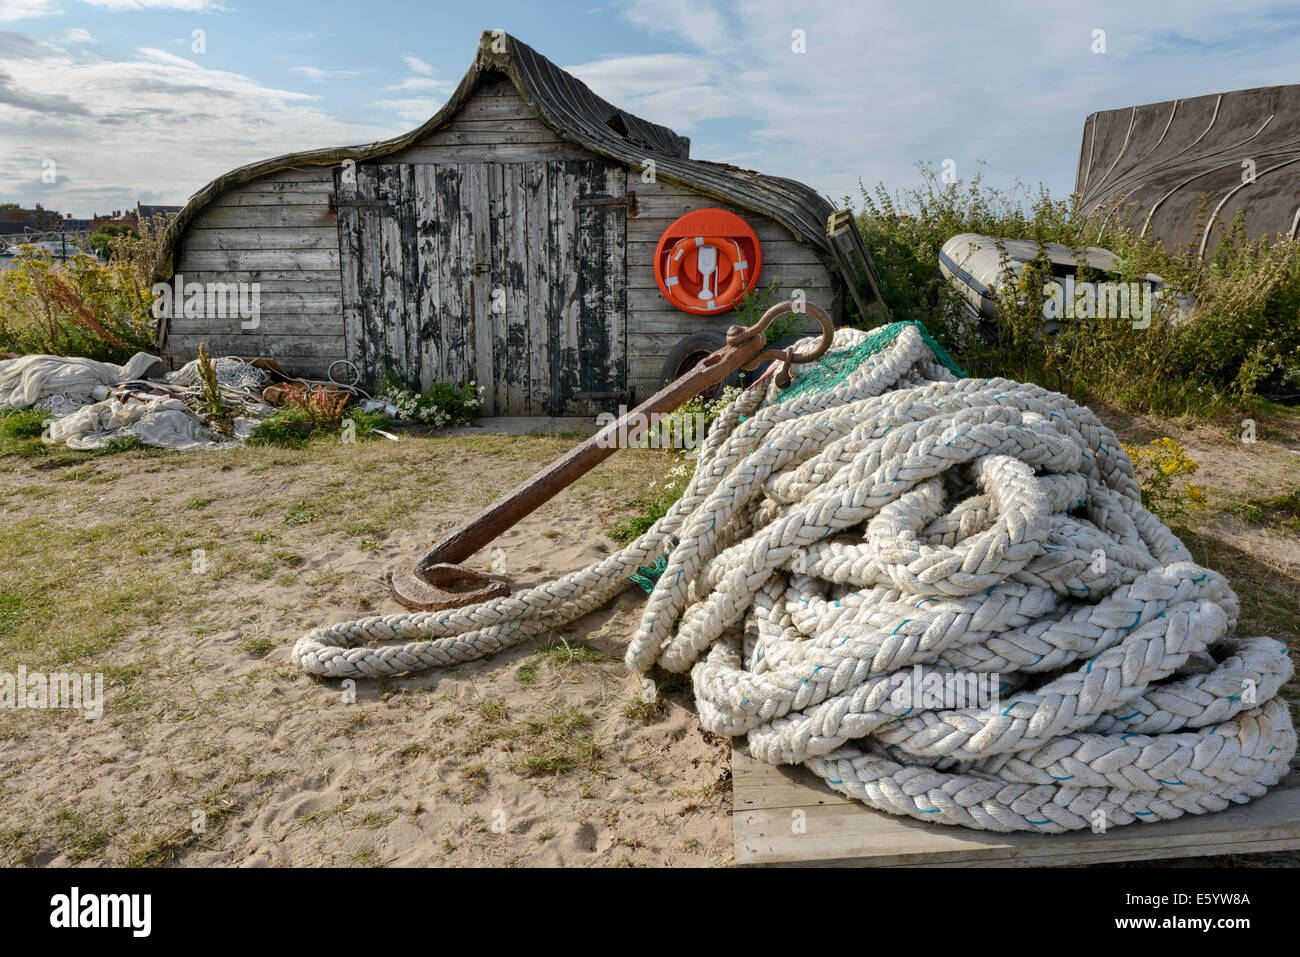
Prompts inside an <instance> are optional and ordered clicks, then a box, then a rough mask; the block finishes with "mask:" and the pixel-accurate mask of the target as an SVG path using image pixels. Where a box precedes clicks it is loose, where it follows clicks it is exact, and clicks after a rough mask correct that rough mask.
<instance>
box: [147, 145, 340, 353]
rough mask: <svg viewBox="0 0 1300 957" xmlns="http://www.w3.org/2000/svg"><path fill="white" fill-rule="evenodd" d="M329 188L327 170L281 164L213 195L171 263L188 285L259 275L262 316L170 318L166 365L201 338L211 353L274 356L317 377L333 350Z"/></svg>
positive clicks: (336, 315) (333, 226) (336, 287)
mask: <svg viewBox="0 0 1300 957" xmlns="http://www.w3.org/2000/svg"><path fill="white" fill-rule="evenodd" d="M333 191H334V172H333V170H332V169H329V168H324V167H306V168H303V169H296V170H284V171H281V172H279V173H273V174H271V175H269V176H265V177H262V178H260V179H257V180H254V181H253V182H251V183H247V184H245V185H244V186H241V187H239V188H237V189H233V190H230V191H228V192H226V193H225V194H223V195H221V196H218V197H217V198H216V200H214V201H213V202H212V203H211V204H209V205H208V206H206V207H205V208H204V209H203V210H202V211H201V212H200V213H199V214H198V215H197V216H196V217H195V218H194V220H193V221H192V222H191V224H190V227H189V229H187V230H186V231H185V236H184V238H183V239H182V246H181V249H180V250H179V251H178V253H177V255H176V271H177V272H178V273H180V274H182V275H184V277H185V281H186V282H187V283H189V282H200V283H208V282H226V283H230V282H248V283H253V282H256V283H258V284H259V285H260V289H261V322H260V325H259V326H258V328H256V329H251V330H243V329H241V328H240V321H239V319H238V318H228V319H212V318H207V319H184V318H176V319H173V320H172V322H171V332H170V338H171V343H170V355H171V358H172V362H173V365H175V366H177V367H179V366H180V365H181V364H182V363H185V362H188V361H189V360H190V359H193V358H194V356H195V355H196V354H197V353H198V348H199V343H200V342H206V343H207V346H208V351H209V352H211V353H212V354H213V355H226V354H232V355H262V356H273V357H275V358H276V359H278V360H280V362H281V363H282V364H284V365H285V366H286V368H291V369H293V370H295V371H297V373H298V374H300V375H307V376H324V374H325V370H326V368H327V367H328V366H329V363H330V362H331V361H332V360H334V359H338V358H342V356H343V354H344V350H343V298H342V289H341V286H340V277H339V235H338V226H337V223H336V220H335V217H334V214H333V213H331V212H330V209H329V198H330V194H331V193H332V192H333ZM336 371H341V370H336Z"/></svg>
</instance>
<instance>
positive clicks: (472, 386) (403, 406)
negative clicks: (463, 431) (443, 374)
mask: <svg viewBox="0 0 1300 957" xmlns="http://www.w3.org/2000/svg"><path fill="white" fill-rule="evenodd" d="M485 391H486V389H485V387H483V386H480V385H478V383H476V382H473V381H471V382H468V383H466V384H465V385H463V386H454V385H451V384H450V383H447V382H435V383H434V384H433V385H431V386H429V388H428V389H426V390H425V391H424V392H415V391H414V390H412V389H408V388H407V387H406V386H405V384H403V382H402V380H401V379H400V378H398V377H397V376H396V375H395V374H394V373H392V372H385V373H384V374H383V376H381V377H380V380H379V384H378V387H377V389H376V392H375V397H376V398H377V399H381V400H383V401H384V402H388V403H389V404H391V405H392V406H393V407H395V408H396V409H397V419H398V421H400V422H423V423H427V424H428V425H432V426H434V427H436V428H439V429H443V428H452V427H453V426H457V425H468V424H470V423H471V422H473V421H474V420H475V419H476V418H477V417H478V408H479V406H481V405H482V404H483V399H482V395H483V393H484V392H485Z"/></svg>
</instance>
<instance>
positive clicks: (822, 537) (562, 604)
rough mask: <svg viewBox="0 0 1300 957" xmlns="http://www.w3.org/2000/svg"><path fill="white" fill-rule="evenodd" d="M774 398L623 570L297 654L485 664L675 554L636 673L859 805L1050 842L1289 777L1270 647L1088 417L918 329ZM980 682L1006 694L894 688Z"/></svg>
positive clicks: (304, 647)
mask: <svg viewBox="0 0 1300 957" xmlns="http://www.w3.org/2000/svg"><path fill="white" fill-rule="evenodd" d="M862 337H863V334H862V333H860V332H856V331H854V330H840V331H839V332H838V333H837V334H836V342H835V348H836V349H844V348H848V347H851V346H853V345H855V344H857V343H859V342H861V341H862ZM777 398H778V391H777V390H776V388H775V386H769V389H768V391H767V392H766V393H765V394H764V393H761V392H756V391H754V390H751V391H749V392H747V393H745V394H743V395H742V396H741V397H740V398H739V399H737V400H736V401H735V402H733V403H732V404H731V405H730V406H728V408H727V409H725V410H724V412H723V413H722V415H721V416H720V418H719V420H718V421H717V422H716V423H715V425H714V427H713V428H712V429H711V430H710V432H709V434H708V437H707V438H706V440H705V443H704V446H703V448H702V449H701V451H700V455H699V461H698V464H697V466H696V471H695V475H694V477H693V479H692V480H691V482H690V484H689V485H688V487H687V490H686V492H685V493H684V495H683V496H682V498H681V500H680V501H678V502H677V503H676V504H675V505H674V506H673V508H672V509H671V510H670V511H669V513H668V514H667V515H666V516H665V517H664V518H663V519H661V520H660V521H659V522H657V523H656V524H655V526H654V527H653V528H651V529H650V530H649V531H648V532H646V533H645V534H644V535H643V536H641V537H640V538H639V539H638V540H637V541H635V542H633V543H632V544H631V545H629V546H627V547H625V548H624V549H622V550H621V551H619V552H618V553H616V554H614V555H611V556H610V557H608V558H606V559H604V560H602V561H600V562H598V563H596V564H594V565H592V566H590V567H588V568H584V569H581V570H580V571H576V572H573V573H571V574H569V575H565V576H564V577H562V578H560V579H557V580H556V581H553V582H549V583H547V584H545V585H541V586H538V587H536V588H532V589H529V590H528V591H525V592H521V593H519V594H516V595H512V596H508V597H505V598H500V599H496V600H493V601H490V602H485V603H483V604H480V605H475V606H469V607H465V608H459V609H454V610H451V611H445V612H425V613H418V614H402V615H390V616H386V617H372V618H364V619H361V620H358V621H353V622H347V623H344V624H338V625H331V626H328V627H323V628H317V629H315V630H314V631H312V632H311V633H310V634H308V635H307V636H306V637H304V638H303V639H302V640H300V641H299V642H298V644H297V645H296V646H295V648H294V660H295V662H297V664H298V665H299V666H300V667H301V668H303V669H304V670H305V671H308V672H310V673H313V674H319V675H330V676H340V677H342V676H364V675H391V674H398V673H401V672H408V671H417V670H420V669H423V668H429V667H435V666H440V665H446V664H450V663H453V662H457V661H468V660H472V659H474V658H479V657H482V656H483V655H486V654H491V653H492V652H495V651H499V650H501V649H503V648H506V647H509V646H511V645H513V644H516V643H518V642H520V641H523V640H525V639H527V638H529V637H532V636H534V635H537V634H539V633H542V632H545V631H547V630H549V629H552V628H555V627H557V626H559V625H561V624H564V623H565V622H568V621H572V620H574V619H576V618H579V617H581V616H582V615H585V614H587V613H589V612H591V611H593V610H594V609H596V608H598V607H600V606H601V605H603V604H605V603H606V602H608V601H609V600H610V599H611V598H612V597H613V596H614V595H616V594H618V593H619V592H620V591H622V590H623V589H625V588H626V587H628V578H629V576H630V575H631V574H632V573H633V572H635V571H636V570H637V568H638V567H639V566H642V565H646V564H649V563H650V562H651V561H652V560H653V559H655V558H656V557H657V556H661V555H666V557H667V567H666V569H665V570H664V572H663V573H662V574H661V576H660V577H659V579H658V582H657V584H656V586H655V588H654V590H653V591H652V593H651V594H650V596H649V599H648V601H647V602H646V606H645V611H644V613H643V615H642V619H641V623H640V625H639V627H638V628H637V630H636V632H635V634H634V635H633V636H632V639H631V641H630V643H629V646H628V650H627V664H628V666H629V668H631V669H632V670H634V671H637V672H642V673H644V672H647V671H649V670H650V669H651V668H652V667H653V666H655V665H659V666H661V667H663V668H666V669H668V670H671V671H685V670H688V669H690V670H691V671H692V679H693V683H694V688H695V697H696V703H697V707H698V709H699V713H700V720H701V723H702V724H703V725H704V726H705V727H706V728H708V729H709V730H711V731H714V732H716V733H720V734H727V735H741V734H745V735H747V736H748V740H749V747H750V751H751V753H752V754H753V755H754V756H755V757H756V758H758V759H760V760H764V761H768V762H772V763H799V762H803V763H805V764H806V765H807V766H808V767H809V768H811V769H812V770H813V771H814V772H816V773H817V774H819V775H821V776H822V777H823V778H824V779H825V780H826V781H827V783H828V784H829V785H830V786H831V787H832V788H835V789H837V790H839V791H841V792H843V793H845V794H847V795H850V796H852V797H854V798H857V799H859V800H862V801H864V802H865V803H867V804H869V805H871V806H872V807H876V808H879V809H882V810H885V811H889V812H892V813H897V814H908V815H911V816H914V817H916V818H918V819H920V820H925V821H932V822H937V823H944V824H960V825H964V826H967V827H974V828H983V829H989V830H998V831H1008V830H1033V831H1043V832H1057V831H1064V830H1069V829H1075V828H1085V827H1092V826H1096V825H1097V824H1098V823H1099V822H1100V823H1103V824H1105V825H1108V826H1109V825H1116V824H1124V823H1128V822H1130V821H1135V820H1142V821H1154V820H1162V819H1166V818H1171V817H1177V816H1179V815H1181V814H1184V813H1203V812H1206V811H1214V810H1219V809H1221V808H1223V807H1225V806H1227V804H1228V803H1230V802H1233V801H1245V800H1249V799H1250V798H1253V797H1257V796H1258V795H1260V794H1262V793H1263V792H1264V791H1265V790H1266V789H1267V788H1268V787H1269V786H1271V785H1273V784H1275V783H1277V781H1279V780H1280V779H1281V778H1282V777H1283V776H1284V775H1285V774H1286V773H1287V770H1288V768H1289V763H1290V760H1291V758H1292V756H1293V755H1294V753H1295V750H1296V736H1295V732H1294V730H1293V727H1292V722H1291V717H1290V712H1289V711H1288V709H1287V708H1286V706H1285V705H1284V704H1282V702H1281V701H1280V700H1279V699H1278V698H1277V695H1278V692H1279V689H1280V688H1281V686H1282V685H1283V684H1284V683H1285V682H1286V681H1287V679H1288V678H1289V676H1290V675H1291V662H1290V660H1289V658H1288V657H1287V654H1286V648H1285V646H1284V645H1283V644H1282V643H1281V642H1278V641H1274V640H1272V639H1266V638H1239V637H1237V636H1235V634H1234V629H1235V626H1236V621H1237V614H1238V607H1237V599H1236V596H1235V595H1234V594H1233V592H1232V589H1231V588H1230V587H1229V585H1228V583H1227V582H1226V581H1225V580H1224V579H1223V577H1222V576H1220V575H1218V574H1217V573H1215V572H1212V571H1210V570H1208V569H1205V568H1201V567H1200V566H1198V565H1196V564H1194V563H1193V562H1191V561H1190V560H1189V555H1188V553H1187V550H1186V549H1185V548H1184V547H1183V545H1182V544H1181V543H1180V542H1179V541H1178V539H1177V538H1176V537H1175V536H1174V535H1173V534H1172V533H1171V532H1170V531H1169V530H1168V529H1167V528H1165V527H1164V525H1162V524H1161V523H1160V521H1159V520H1158V519H1156V518H1155V517H1154V516H1152V515H1151V514H1150V513H1149V512H1147V511H1146V510H1145V509H1143V508H1142V506H1141V502H1140V495H1139V491H1138V485H1137V481H1136V479H1135V477H1134V473H1133V467H1132V464H1131V462H1130V461H1129V459H1128V457H1127V456H1126V455H1125V454H1124V452H1123V450H1122V448H1121V447H1120V444H1119V442H1118V441H1117V440H1116V438H1115V436H1114V434H1113V433H1112V432H1111V431H1110V430H1109V429H1108V428H1106V427H1105V426H1104V425H1103V424H1102V423H1101V422H1100V421H1099V420H1098V419H1097V418H1096V417H1095V416H1094V415H1093V414H1092V413H1091V412H1090V411H1089V410H1087V409H1086V408H1083V407H1081V406H1077V405H1075V404H1074V403H1072V402H1070V401H1069V400H1068V399H1066V398H1065V397H1064V396H1061V395H1058V394H1055V393H1051V392H1048V391H1046V390H1044V389H1041V388H1039V387H1038V386H1034V385H1029V384H1024V383H1016V382H1011V381H1008V380H1005V379H987V380H982V379H961V380H958V379H955V378H954V377H953V376H952V375H951V374H950V373H949V372H948V371H947V370H946V369H945V368H944V367H943V366H941V365H939V364H938V363H937V362H936V361H935V356H934V354H933V353H932V352H931V351H930V348H929V346H928V345H927V344H926V343H925V340H924V339H923V337H922V336H921V335H920V334H919V332H918V331H917V330H916V329H915V327H911V326H908V327H904V328H903V329H902V331H901V332H900V333H899V334H898V336H897V338H896V339H895V341H894V343H893V344H892V345H890V346H888V347H887V348H885V349H883V350H882V351H880V352H879V353H877V354H876V355H874V356H872V357H870V358H869V359H867V360H866V361H864V362H863V363H862V364H861V365H860V366H858V367H857V368H856V369H855V370H853V371H852V372H851V373H850V374H849V376H848V378H847V379H845V380H844V381H843V382H842V383H840V384H839V385H837V386H835V387H834V388H831V389H828V390H826V391H823V392H820V393H813V394H805V395H793V396H791V397H789V398H785V399H782V400H781V401H776V400H777ZM375 642H389V644H383V645H378V646H376V645H374V644H373V643H375ZM392 642H402V643H392ZM994 677H996V679H997V686H998V692H997V695H996V698H997V700H996V701H994V702H990V701H988V700H979V699H978V698H977V697H967V698H965V699H963V700H961V701H959V702H953V701H948V700H943V701H938V702H936V701H927V700H925V698H924V696H918V695H916V694H905V695H902V696H901V697H900V694H899V691H900V688H902V687H904V686H908V687H912V688H916V687H924V686H926V685H927V683H929V684H930V686H932V687H936V688H937V687H946V686H949V685H958V686H959V685H961V684H962V682H968V683H969V686H970V687H972V688H974V687H975V686H977V685H978V684H979V681H980V680H981V679H987V681H988V682H991V681H992V679H993V678H994ZM1004 694H1005V695H1006V697H1005V698H1003V697H1002V696H1003V695H1004ZM954 704H956V705H958V706H952V705H954Z"/></svg>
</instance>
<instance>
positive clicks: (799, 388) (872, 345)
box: [776, 321, 966, 402]
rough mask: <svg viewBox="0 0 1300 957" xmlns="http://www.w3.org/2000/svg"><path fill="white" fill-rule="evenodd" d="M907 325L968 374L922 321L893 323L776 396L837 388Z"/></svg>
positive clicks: (830, 357) (828, 359)
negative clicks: (913, 327)
mask: <svg viewBox="0 0 1300 957" xmlns="http://www.w3.org/2000/svg"><path fill="white" fill-rule="evenodd" d="M907 326H915V327H916V330H917V331H918V332H919V333H921V338H922V339H924V340H925V343H926V345H928V346H929V347H930V349H931V351H933V352H934V355H935V358H936V359H938V360H939V362H941V363H942V364H943V365H944V366H945V367H946V368H948V369H949V370H951V371H952V373H953V374H954V375H956V376H958V377H959V378H965V376H966V373H964V372H962V370H961V368H960V367H959V366H958V365H957V363H956V362H954V361H953V358H952V356H950V355H948V351H947V350H946V349H944V347H943V346H941V345H939V343H937V342H936V341H935V340H934V337H933V336H931V335H930V333H929V332H928V331H927V330H926V328H925V326H923V325H921V324H920V323H919V322H915V321H909V322H891V323H890V324H889V325H887V326H881V327H880V328H879V329H875V330H873V331H872V332H870V333H869V334H868V335H867V338H865V339H863V340H862V341H861V342H860V343H858V344H857V345H856V346H853V347H852V348H849V349H841V350H840V351H839V352H832V353H829V354H827V355H825V356H823V357H822V358H821V360H820V361H819V362H818V363H817V364H816V365H815V366H813V367H812V368H811V369H808V370H807V371H805V372H804V373H803V374H802V375H800V376H799V378H797V379H795V380H794V381H793V382H791V383H790V385H788V386H787V387H786V388H785V391H783V392H782V393H781V394H780V395H779V396H778V397H777V399H776V401H777V402H784V401H786V400H787V399H793V398H795V397H796V396H801V395H810V394H812V393H815V392H825V391H826V390H827V389H833V388H834V387H835V386H837V385H839V384H840V383H841V382H843V381H844V380H845V379H847V378H848V377H849V375H850V374H851V373H852V372H853V370H854V369H856V368H857V367H858V366H860V365H862V363H864V362H866V361H867V360H868V359H869V358H871V357H872V356H874V355H875V354H876V353H877V352H880V351H881V350H882V349H886V348H888V347H889V346H890V345H892V344H893V342H894V340H895V339H897V338H898V334H899V333H900V332H902V331H903V329H904V328H906V327H907Z"/></svg>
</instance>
